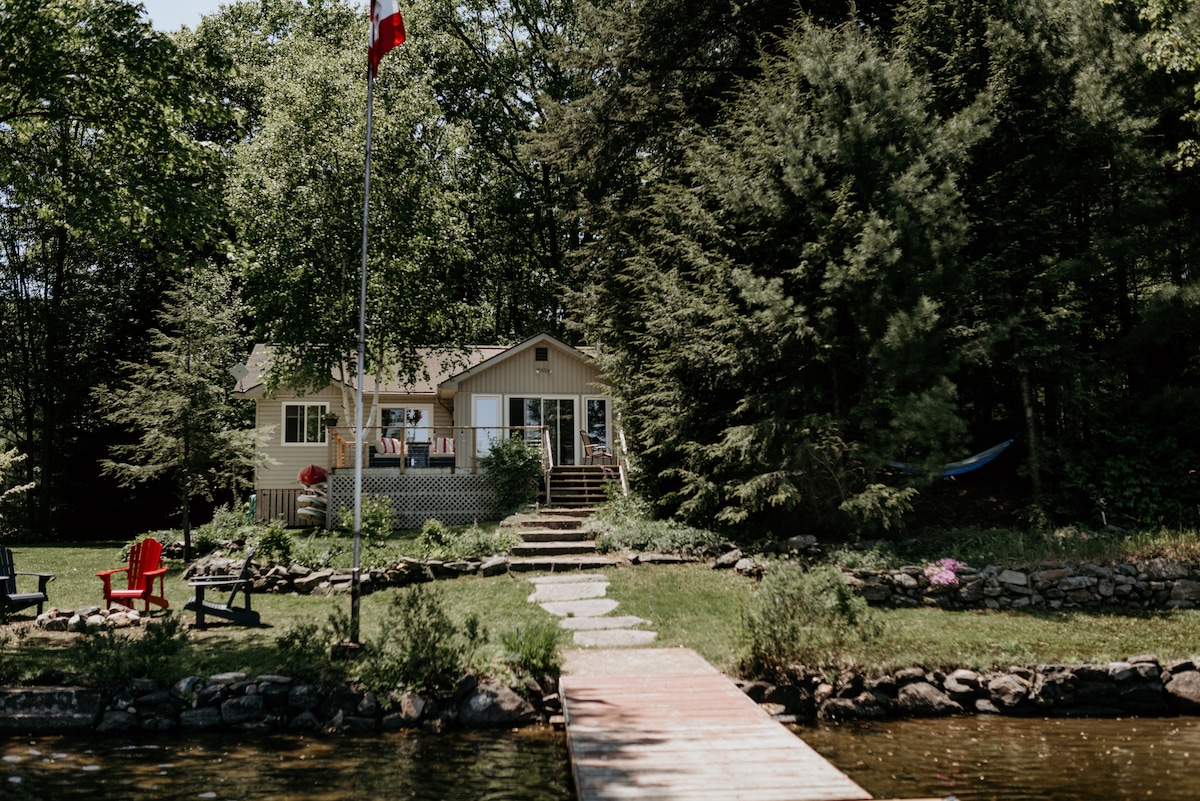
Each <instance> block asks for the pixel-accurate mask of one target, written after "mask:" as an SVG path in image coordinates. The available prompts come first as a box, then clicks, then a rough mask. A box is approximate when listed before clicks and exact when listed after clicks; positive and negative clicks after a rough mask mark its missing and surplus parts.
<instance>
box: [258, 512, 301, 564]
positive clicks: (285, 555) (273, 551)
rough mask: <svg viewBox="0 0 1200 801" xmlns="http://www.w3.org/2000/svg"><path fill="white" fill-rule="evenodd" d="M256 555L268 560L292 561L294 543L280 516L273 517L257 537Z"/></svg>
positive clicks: (282, 562)
mask: <svg viewBox="0 0 1200 801" xmlns="http://www.w3.org/2000/svg"><path fill="white" fill-rule="evenodd" d="M257 547H258V550H257V555H258V556H259V557H260V558H262V559H265V560H267V561H268V562H279V563H281V564H288V563H290V562H291V561H292V556H293V554H294V551H295V544H294V543H293V542H292V535H291V534H290V533H288V530H287V524H285V523H284V522H283V519H282V518H279V517H277V518H275V519H274V520H272V521H271V522H270V524H269V525H267V527H266V528H265V529H263V530H262V533H261V534H259V537H258V545H257Z"/></svg>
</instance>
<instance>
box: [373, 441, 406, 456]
mask: <svg viewBox="0 0 1200 801" xmlns="http://www.w3.org/2000/svg"><path fill="white" fill-rule="evenodd" d="M378 452H379V455H380V456H400V455H402V454H403V453H404V441H403V440H400V439H397V438H396V437H384V438H383V439H381V440H379V449H378Z"/></svg>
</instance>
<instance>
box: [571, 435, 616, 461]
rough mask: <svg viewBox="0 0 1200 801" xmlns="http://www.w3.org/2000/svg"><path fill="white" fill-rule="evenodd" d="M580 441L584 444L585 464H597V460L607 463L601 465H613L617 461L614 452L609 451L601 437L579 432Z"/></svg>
mask: <svg viewBox="0 0 1200 801" xmlns="http://www.w3.org/2000/svg"><path fill="white" fill-rule="evenodd" d="M579 441H580V442H582V443H583V463H584V464H597V462H596V460H597V459H603V460H605V461H603V462H600V464H612V463H613V462H615V461H616V459H615V457H614V456H613V452H612V451H611V450H609V449H608V446H607V445H605V444H604V443H603V442H601V441H600V438H599V437H593V436H591V435H590V434H588V432H586V431H580V432H579Z"/></svg>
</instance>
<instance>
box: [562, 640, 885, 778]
mask: <svg viewBox="0 0 1200 801" xmlns="http://www.w3.org/2000/svg"><path fill="white" fill-rule="evenodd" d="M561 691H562V703H563V714H564V717H565V718H566V725H567V743H568V747H569V749H570V753H571V767H572V772H573V773H574V776H575V789H576V793H577V795H578V797H579V801H627V800H628V799H655V801H735V800H736V801H868V799H871V795H870V794H869V793H868V792H867V791H866V790H864V789H863V788H861V787H859V786H858V785H857V784H855V783H854V782H853V781H851V780H850V778H849V777H847V776H846V775H845V774H844V773H842V772H841V771H840V770H838V769H837V768H835V767H834V766H833V765H831V764H830V763H829V762H827V761H826V760H825V759H824V758H823V757H822V756H821V755H820V754H818V753H817V752H816V751H814V750H813V749H812V748H810V747H809V746H808V745H807V744H805V743H804V741H803V740H801V739H800V738H799V737H797V736H795V735H794V734H793V733H792V732H790V731H789V730H788V729H787V728H785V727H784V726H783V725H781V724H779V723H777V722H775V721H773V720H771V718H770V716H769V715H768V714H767V713H766V712H764V711H763V710H762V709H760V708H759V706H758V705H757V704H755V703H754V702H753V701H751V700H750V699H749V698H748V697H747V696H746V695H745V694H744V693H743V692H742V691H741V690H739V689H738V688H737V686H736V685H735V684H734V683H733V682H731V681H730V680H729V679H728V678H726V677H725V676H723V675H722V674H721V673H720V672H719V671H718V670H717V669H716V668H714V667H713V666H712V665H710V664H709V663H708V662H706V661H705V660H704V659H702V658H701V657H700V656H699V655H698V654H696V653H695V652H694V651H692V650H690V649H687V648H654V649H609V650H583V649H575V650H571V651H568V652H567V653H566V655H565V659H564V664H563V670H562V681H561Z"/></svg>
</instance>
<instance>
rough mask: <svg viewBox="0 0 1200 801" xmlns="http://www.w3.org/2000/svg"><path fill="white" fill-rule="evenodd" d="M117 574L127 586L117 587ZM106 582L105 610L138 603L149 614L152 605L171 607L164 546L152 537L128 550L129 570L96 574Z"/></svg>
mask: <svg viewBox="0 0 1200 801" xmlns="http://www.w3.org/2000/svg"><path fill="white" fill-rule="evenodd" d="M118 573H124V574H125V582H124V583H125V587H123V588H121V587H117V586H114V584H115V583H116V582H114V580H113V577H114V576H116V575H117V574H118ZM96 575H97V576H99V577H100V580H101V581H103V582H104V607H105V608H106V609H109V608H111V607H112V605H113V604H114V603H118V604H121V605H122V606H128V607H129V608H130V609H132V608H133V604H134V602H135V601H144V602H145V606H146V608H145V611H146V612H149V611H150V604H154V605H155V606H161V607H162V608H163V609H166V608H167V607H169V606H170V605H171V604H170V603H168V602H167V593H166V587H165V583H166V578H165V577H166V575H167V569H166V568H165V567H163V566H162V543H160V542H159V541H158V540H156V539H154V538H153V537H147V538H146V539H144V540H142V541H141V542H137V543H134V545H133V547H132V548H130V549H129V567H118V568H116V569H114V570H105V571H104V572H102V573H97V574H96ZM155 579H158V595H155V594H154V580H155Z"/></svg>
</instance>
